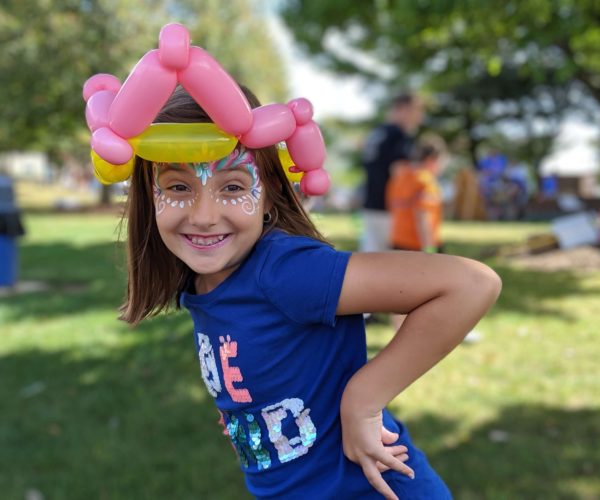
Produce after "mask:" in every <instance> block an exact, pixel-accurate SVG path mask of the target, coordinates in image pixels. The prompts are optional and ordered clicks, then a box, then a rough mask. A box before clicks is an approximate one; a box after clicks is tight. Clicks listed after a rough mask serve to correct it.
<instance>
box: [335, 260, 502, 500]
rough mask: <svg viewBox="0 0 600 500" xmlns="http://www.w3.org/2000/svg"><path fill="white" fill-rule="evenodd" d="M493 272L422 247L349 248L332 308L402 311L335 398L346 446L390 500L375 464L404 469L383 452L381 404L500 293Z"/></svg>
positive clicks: (466, 328)
mask: <svg viewBox="0 0 600 500" xmlns="http://www.w3.org/2000/svg"><path fill="white" fill-rule="evenodd" d="M500 288H501V282H500V278H499V277H498V275H497V274H496V273H495V272H494V271H492V270H491V269H490V268H489V267H487V266H485V265H484V264H481V263H479V262H476V261H473V260H470V259H465V258H462V257H453V256H449V255H428V254H424V253H420V252H390V253H365V254H353V255H352V256H351V257H350V261H349V263H348V267H347V270H346V275H345V277H344V284H343V286H342V292H341V295H340V299H339V303H338V307H337V314H339V315H344V314H357V313H362V312H390V313H399V314H407V317H406V319H405V320H404V323H403V324H402V326H401V327H400V329H399V330H398V332H397V333H396V335H395V336H394V338H393V339H392V340H391V342H390V343H389V344H388V345H387V346H386V347H385V348H384V349H383V350H382V351H381V352H380V353H379V354H377V356H375V357H374V358H373V359H372V360H371V361H369V362H368V363H367V364H366V365H365V366H364V367H362V368H361V369H360V370H359V371H358V372H356V373H355V374H354V376H353V377H352V378H351V379H350V380H349V382H348V384H347V386H346V389H345V390H344V394H343V397H342V403H341V418H342V430H343V442H344V452H345V454H346V456H347V457H348V458H349V459H350V460H353V461H354V462H356V463H359V464H360V465H361V466H362V468H363V471H364V473H365V476H366V477H367V479H368V480H369V481H370V482H371V484H372V485H373V486H374V487H375V488H376V489H377V490H378V491H380V492H381V493H382V494H384V496H386V498H396V497H395V495H394V494H393V493H392V491H391V490H390V488H389V487H388V486H387V484H386V483H385V481H384V480H383V479H382V477H381V474H380V473H379V472H378V469H377V462H378V461H379V462H382V463H384V465H386V466H388V467H391V468H394V469H396V470H399V471H401V472H404V473H406V466H405V465H404V464H402V463H401V462H400V461H396V460H395V459H394V458H393V457H391V458H390V456H389V454H386V453H385V450H384V448H383V445H382V444H381V438H380V435H381V427H380V426H381V410H382V409H383V408H384V407H385V406H386V405H387V404H388V403H389V402H390V401H391V400H392V399H393V398H394V397H396V396H397V395H398V394H399V393H400V392H402V391H403V390H404V389H405V388H406V387H408V386H409V385H410V384H412V383H413V382H414V381H415V380H416V379H418V378H419V377H420V376H421V375H423V374H424V373H425V372H427V371H428V370H429V369H430V368H431V367H432V366H434V365H435V364H436V363H437V362H438V361H440V360H441V359H442V358H443V357H445V356H446V355H447V354H448V353H449V352H450V351H452V349H454V347H456V345H457V344H458V343H459V342H460V341H461V340H462V339H463V338H464V336H465V335H466V334H467V332H469V331H470V330H471V328H473V327H474V326H475V324H477V322H478V321H479V319H480V318H481V317H482V316H483V315H484V314H485V312H486V311H487V310H488V309H489V307H490V306H491V305H492V304H493V303H494V302H495V301H496V299H497V297H498V294H499V293H500Z"/></svg>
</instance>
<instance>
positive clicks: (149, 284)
mask: <svg viewBox="0 0 600 500" xmlns="http://www.w3.org/2000/svg"><path fill="white" fill-rule="evenodd" d="M241 88H242V91H243V92H244V94H245V95H246V98H247V99H248V102H249V103H250V106H251V107H253V108H255V107H258V106H260V102H259V101H258V99H257V98H256V96H255V95H254V94H253V93H252V92H251V91H250V90H249V89H247V88H246V87H243V86H241ZM210 121H211V119H210V117H209V116H208V115H207V114H206V112H205V111H204V110H203V109H202V108H201V107H200V106H198V104H197V103H196V102H195V101H194V100H193V99H192V98H191V97H190V95H189V94H188V93H187V92H186V91H185V90H184V89H183V88H181V87H178V88H177V89H176V90H175V92H174V93H173V95H172V96H171V98H170V99H169V101H168V102H167V103H166V104H165V106H164V107H163V109H162V110H161V111H160V113H159V114H158V116H157V117H156V119H155V122H156V123H189V122H201V123H202V122H210ZM252 152H253V154H254V157H255V159H256V163H257V165H258V168H259V170H260V173H261V181H262V183H263V185H264V187H265V191H266V204H267V206H270V207H271V208H270V209H269V212H270V214H271V220H270V222H269V224H268V225H267V226H265V230H264V231H263V234H264V233H265V232H266V231H269V230H271V229H272V228H278V229H281V230H282V231H285V232H286V233H289V234H292V235H300V236H308V237H311V238H314V239H317V240H319V241H322V242H324V243H328V242H327V241H326V240H325V238H324V237H323V236H322V235H321V233H320V232H319V231H318V230H317V229H316V228H315V226H314V224H313V223H312V221H311V220H310V218H309V217H308V215H307V213H306V211H305V210H304V208H303V207H302V205H301V204H300V202H299V200H298V198H297V196H296V194H295V193H294V190H293V188H292V186H291V185H290V183H289V182H288V180H287V178H286V177H285V173H284V171H283V168H282V167H281V163H280V161H279V156H278V154H277V149H276V147H275V146H270V147H267V148H262V149H257V150H252ZM152 186H153V179H152V164H151V162H149V161H146V160H143V159H141V158H139V157H136V159H135V168H134V171H133V175H132V177H131V184H130V187H129V195H128V198H127V204H126V207H125V215H124V217H126V218H127V264H128V265H127V268H128V283H127V295H126V298H125V302H124V303H123V305H122V306H121V308H120V312H121V315H120V317H119V319H122V320H124V321H126V322H128V323H131V324H134V325H135V324H137V323H139V322H140V321H141V320H143V319H144V318H147V317H150V316H155V315H156V314H158V313H159V312H161V311H163V310H167V309H169V307H171V306H172V305H173V302H174V300H175V299H176V298H177V297H178V296H179V294H180V293H181V292H182V291H183V289H184V287H185V286H186V285H187V284H188V283H189V282H190V279H191V278H192V277H193V275H194V273H193V271H192V270H191V269H190V268H189V267H188V266H187V265H186V264H184V263H183V261H181V260H180V259H179V258H177V257H176V256H175V255H173V254H172V253H171V252H170V251H169V250H168V249H167V247H166V246H165V244H164V243H163V241H162V239H161V237H160V234H159V232H158V227H157V225H156V219H155V212H154V197H153V192H152ZM175 307H177V308H179V304H177V303H176V304H175Z"/></svg>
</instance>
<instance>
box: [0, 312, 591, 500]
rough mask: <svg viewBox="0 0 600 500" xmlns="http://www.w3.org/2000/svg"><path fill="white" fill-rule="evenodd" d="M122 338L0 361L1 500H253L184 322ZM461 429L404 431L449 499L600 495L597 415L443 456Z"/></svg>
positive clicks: (546, 420) (493, 438) (516, 430)
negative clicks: (120, 342) (34, 493)
mask: <svg viewBox="0 0 600 500" xmlns="http://www.w3.org/2000/svg"><path fill="white" fill-rule="evenodd" d="M165 332H167V334H165ZM125 335H129V337H127V341H128V342H126V343H125V344H126V345H127V347H119V348H112V349H111V348H109V347H104V348H102V346H96V347H95V348H93V349H91V350H88V351H83V352H82V351H81V350H80V349H72V350H69V351H58V352H43V351H39V350H29V351H24V352H19V353H15V354H12V355H7V356H4V357H1V358H0V380H2V384H0V400H1V401H2V402H3V411H2V416H1V419H2V420H1V422H2V424H1V426H0V491H2V492H3V498H15V499H16V498H23V496H24V492H25V491H26V490H27V489H31V488H33V489H36V490H39V491H40V492H41V493H42V494H43V495H44V496H45V497H46V498H69V499H74V500H77V499H88V498H101V499H104V498H106V499H128V500H132V499H133V500H135V499H146V498H177V499H188V498H189V499H192V498H203V499H219V500H221V499H224V500H227V499H236V500H240V499H244V498H249V497H248V495H247V493H246V492H245V487H244V484H243V480H242V475H241V473H240V472H239V470H238V467H237V464H236V460H235V458H234V455H233V451H232V450H231V448H230V446H229V444H228V443H227V442H226V438H225V437H223V436H222V435H221V429H220V427H219V425H218V424H217V418H218V415H217V412H216V410H215V408H214V403H213V401H212V398H210V397H209V396H207V394H206V393H205V391H204V388H203V386H202V382H201V379H200V374H199V367H198V365H197V360H196V356H195V352H194V349H193V347H192V346H193V343H192V339H191V333H190V330H189V324H188V321H187V318H184V317H183V315H182V316H177V317H175V316H170V317H167V318H162V319H160V320H154V321H151V322H149V323H148V324H146V325H144V326H143V327H141V328H140V329H139V330H137V331H136V332H130V333H126V334H125ZM459 423H460V422H457V421H453V420H451V419H448V418H445V417H442V416H438V415H426V416H423V417H421V418H418V419H415V420H412V421H409V422H408V426H409V428H410V430H411V433H412V435H413V438H414V439H415V442H416V443H417V445H418V446H420V447H421V448H423V449H424V450H425V451H426V452H427V453H428V455H429V458H430V461H431V462H432V464H433V465H434V467H435V468H436V469H437V470H438V471H439V472H440V474H441V475H442V477H444V478H445V480H446V481H447V482H448V484H449V485H450V487H451V489H452V490H453V491H454V493H455V497H456V498H457V499H467V500H469V499H492V500H493V499H504V498H507V499H508V498H510V499H512V498H544V499H575V498H578V499H585V498H590V499H591V498H598V495H600V482H599V481H598V475H599V474H600V448H598V446H597V443H598V442H600V410H598V409H595V410H591V409H578V410H568V409H564V408H556V407H542V406H536V405H517V406H509V407H506V408H504V409H503V410H502V411H501V413H500V414H499V415H498V416H497V418H495V419H494V420H493V421H490V422H487V423H485V424H484V425H481V426H480V427H477V428H475V429H473V430H472V431H471V432H470V436H469V438H468V439H466V440H465V441H463V442H459V443H458V444H456V445H448V444H445V443H449V442H454V441H455V435H456V429H457V428H458V427H459Z"/></svg>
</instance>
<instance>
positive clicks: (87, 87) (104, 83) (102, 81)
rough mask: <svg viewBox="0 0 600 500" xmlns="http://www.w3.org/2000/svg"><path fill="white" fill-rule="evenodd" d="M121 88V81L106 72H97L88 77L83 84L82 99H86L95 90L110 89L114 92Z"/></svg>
mask: <svg viewBox="0 0 600 500" xmlns="http://www.w3.org/2000/svg"><path fill="white" fill-rule="evenodd" d="M120 88H121V81H120V80H119V79H118V78H117V77H116V76H113V75H109V74H108V73H98V74H97V75H94V76H91V77H89V78H88V79H87V80H86V81H85V83H84V84H83V100H84V101H85V102H87V101H88V99H89V98H90V97H92V96H93V95H94V94H95V93H96V92H98V91H100V90H111V91H112V92H114V93H115V94H116V93H117V92H118V91H119V89H120Z"/></svg>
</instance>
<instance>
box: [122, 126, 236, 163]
mask: <svg viewBox="0 0 600 500" xmlns="http://www.w3.org/2000/svg"><path fill="white" fill-rule="evenodd" d="M237 142H238V141H237V138H236V137H235V136H233V135H229V134H227V133H226V132H223V131H222V130H220V129H219V128H218V127H217V126H216V125H215V124H214V123H154V124H152V125H150V126H149V127H148V128H147V129H146V130H144V131H143V132H142V133H141V134H140V135H137V136H135V137H132V138H131V139H129V144H131V146H132V147H133V150H134V151H135V154H136V155H138V156H140V157H142V158H144V159H145V160H151V161H155V162H168V163H198V162H207V161H214V160H218V159H219V158H224V157H225V156H227V155H228V154H229V153H231V152H232V151H233V149H234V148H235V146H236V144H237Z"/></svg>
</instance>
